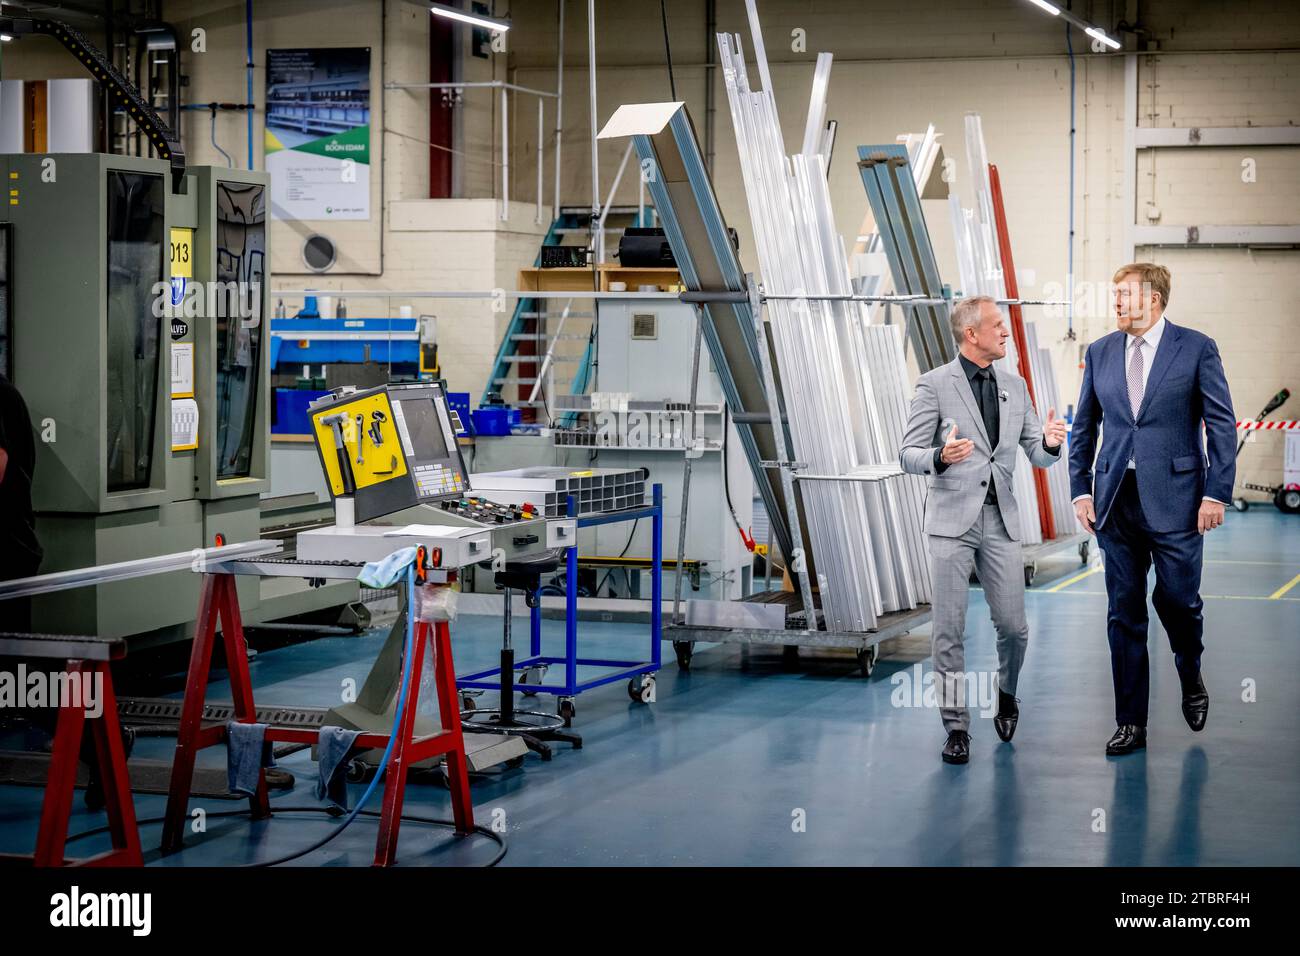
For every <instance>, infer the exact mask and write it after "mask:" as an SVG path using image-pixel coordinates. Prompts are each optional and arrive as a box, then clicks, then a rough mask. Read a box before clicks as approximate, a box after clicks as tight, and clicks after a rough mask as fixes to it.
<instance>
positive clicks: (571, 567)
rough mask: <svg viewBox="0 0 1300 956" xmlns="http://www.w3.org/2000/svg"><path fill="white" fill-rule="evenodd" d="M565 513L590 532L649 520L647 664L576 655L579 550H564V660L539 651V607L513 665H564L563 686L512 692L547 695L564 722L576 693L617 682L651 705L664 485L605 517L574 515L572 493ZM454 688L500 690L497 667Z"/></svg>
mask: <svg viewBox="0 0 1300 956" xmlns="http://www.w3.org/2000/svg"><path fill="white" fill-rule="evenodd" d="M567 513H568V515H569V516H570V517H575V518H577V524H578V527H579V528H591V527H595V526H596V525H602V524H615V523H618V522H623V521H637V520H640V519H641V518H650V519H651V524H652V531H651V541H652V544H651V565H650V575H651V577H650V582H651V583H650V656H649V660H643V661H623V660H606V659H604V658H594V657H579V656H578V548H577V546H576V545H575V546H574V547H571V548H566V549H565V575H564V656H563V657H553V656H547V655H545V654H543V653H542V609H541V606H540V602H538V606H537V607H534V608H531V609H530V612H529V623H530V628H529V629H530V647H529V656H528V657H526V658H523V659H522V660H519V661H516V662H515V669H516V670H521V671H524V672H529V671H536V670H537V669H549V668H550V667H551V666H552V665H564V683H562V684H541V683H525V682H518V683H516V684H515V685H514V689H515V690H518V691H522V692H523V693H525V694H551V695H553V696H555V697H556V698H557V701H556V712H557V713H558V714H559V715H560V716H561V717H563V718H564V720H565V722H566V724H567V723H568V722H569V721H571V720H572V719H573V717H574V715H575V714H576V713H577V706H576V699H577V697H578V695H579V694H581V693H583V692H585V691H589V690H592V689H593V688H596V687H601V686H603V685H605V684H613V683H615V682H617V681H621V680H626V681H627V682H628V694H629V695H630V696H631V697H632V699H633V700H639V701H641V702H642V703H647V704H648V703H651V702H653V701H654V696H655V691H654V686H655V685H654V675H655V672H656V671H658V670H659V669H660V666H661V658H660V644H661V641H662V640H663V571H662V561H663V526H664V509H663V485H660V484H656V485H654V486H653V488H652V495H651V504H649V505H647V506H644V507H640V508H628V509H626V510H623V511H613V512H607V513H603V514H591V515H583V516H581V517H579V516H578V514H577V501H576V500H575V498H574V497H573V495H569V497H568V505H567ZM579 667H600V668H609V669H611V672H610V673H605V674H601V675H600V676H598V677H593V678H591V679H590V680H582V681H580V680H578V668H579ZM456 686H457V687H458V688H460V689H461V690H462V691H464V690H495V691H499V690H501V668H500V667H499V666H497V667H490V668H487V669H485V670H481V671H476V672H474V673H473V674H466V675H465V676H463V677H457V678H456Z"/></svg>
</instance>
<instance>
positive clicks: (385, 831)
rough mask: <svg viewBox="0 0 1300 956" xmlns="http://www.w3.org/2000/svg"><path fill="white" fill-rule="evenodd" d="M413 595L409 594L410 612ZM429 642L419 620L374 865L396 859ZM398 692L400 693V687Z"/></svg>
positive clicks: (389, 863)
mask: <svg viewBox="0 0 1300 956" xmlns="http://www.w3.org/2000/svg"><path fill="white" fill-rule="evenodd" d="M414 600H415V595H411V602H412V609H411V610H408V612H407V613H413V612H414V611H413V606H414ZM428 643H429V625H428V623H427V622H426V621H419V622H417V623H416V625H415V649H414V653H413V658H412V660H411V661H410V676H409V677H408V678H407V679H408V680H409V681H410V686H409V690H408V691H407V697H406V703H405V704H404V705H403V708H402V722H401V723H400V724H399V725H398V727H397V742H396V743H394V744H393V752H392V754H390V755H389V757H388V769H387V770H386V771H385V774H386V777H385V779H384V808H383V811H382V812H381V813H380V817H379V839H378V841H377V842H376V844H375V864H374V865H375V866H392V865H393V864H394V863H395V862H397V836H398V830H399V828H400V827H401V825H402V801H403V800H405V798H406V771H407V769H408V764H407V753H406V748H407V746H408V744H409V742H410V740H411V736H412V734H413V733H414V731H415V711H416V708H417V707H418V706H419V702H420V673H421V671H422V670H423V669H424V646H425V645H426V644H428ZM398 694H399V695H400V694H401V690H400V688H399V690H398Z"/></svg>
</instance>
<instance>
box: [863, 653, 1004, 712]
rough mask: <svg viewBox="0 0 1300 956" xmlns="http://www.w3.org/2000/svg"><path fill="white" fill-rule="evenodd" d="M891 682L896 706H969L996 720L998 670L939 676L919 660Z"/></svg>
mask: <svg viewBox="0 0 1300 956" xmlns="http://www.w3.org/2000/svg"><path fill="white" fill-rule="evenodd" d="M889 682H890V683H891V684H893V685H894V689H893V690H892V691H891V692H890V694H889V703H890V706H893V707H928V708H939V707H950V708H955V709H958V710H960V709H962V708H966V707H970V708H972V709H974V710H977V711H979V713H980V716H981V717H995V716H997V712H998V675H997V671H952V672H950V673H948V674H940V673H939V672H938V671H935V670H932V669H931V670H926V669H925V668H924V667H922V666H921V663H920V662H919V661H918V662H917V663H916V664H913V665H912V669H911V670H908V671H899V672H898V673H897V674H894V675H893V676H892V677H891V678H890V679H889Z"/></svg>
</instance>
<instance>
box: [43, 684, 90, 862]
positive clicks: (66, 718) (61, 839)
mask: <svg viewBox="0 0 1300 956" xmlns="http://www.w3.org/2000/svg"><path fill="white" fill-rule="evenodd" d="M81 663H82V662H81V661H68V671H69V672H72V671H73V670H80V665H81ZM85 725H86V711H85V708H83V707H60V708H59V722H58V725H57V726H56V727H55V730H54V746H53V748H52V751H51V753H50V775H49V777H48V778H46V783H45V799H44V800H43V801H42V802H41V824H40V829H38V830H37V831H36V857H35V862H36V865H37V866H62V865H63V848H64V846H65V845H66V843H67V841H68V820H69V819H70V818H71V816H72V796H73V794H74V793H76V789H77V760H78V754H79V753H80V751H81V734H82V731H83V730H84V729H85Z"/></svg>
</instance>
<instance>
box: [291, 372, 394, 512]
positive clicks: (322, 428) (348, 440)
mask: <svg viewBox="0 0 1300 956" xmlns="http://www.w3.org/2000/svg"><path fill="white" fill-rule="evenodd" d="M375 412H379V413H381V414H382V415H383V419H382V421H380V422H379V434H380V437H382V438H383V444H381V445H379V446H376V445H375V443H374V441H373V439H372V438H371V437H370V428H371V426H372V424H373V423H374V413H375ZM339 414H342V415H346V416H347V417H346V419H345V420H344V422H343V423H342V429H343V444H344V446H345V447H346V448H347V452H348V461H350V462H351V463H352V480H353V483H354V484H355V485H356V487H357V488H358V489H361V488H369V487H370V486H372V485H378V484H381V483H382V482H385V481H391V480H392V479H394V478H401V477H402V476H403V475H405V474H406V456H405V455H404V454H403V453H402V440H401V437H400V436H399V435H398V434H397V425H396V423H395V422H394V421H393V406H392V403H391V402H389V400H388V393H387V392H386V391H380V392H376V393H375V394H373V395H367V396H365V397H364V398H358V399H354V400H353V401H350V402H340V403H338V404H337V405H331V406H329V407H328V408H323V409H321V410H320V411H317V412H313V413H312V416H311V421H312V428H313V430H314V432H315V435H316V444H317V446H318V447H319V448H320V453H321V456H320V457H321V462H322V463H323V464H324V466H325V477H326V479H327V480H328V481H329V486H330V490H331V491H332V492H333V493H334V496H335V497H338V496H339V495H341V494H343V493H344V492H343V474H342V472H341V470H340V468H339V460H338V455H337V454H336V453H335V445H334V429H333V428H332V427H330V426H329V425H322V424H321V420H322V419H325V418H330V417H332V416H334V415H339ZM358 415H360V416H362V426H361V428H360V430H358V428H357V416H358ZM358 442H362V443H363V444H362V446H361V449H360V450H361V456H360V457H361V462H360V463H359V464H358V462H357V450H358V445H357V443H358Z"/></svg>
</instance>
